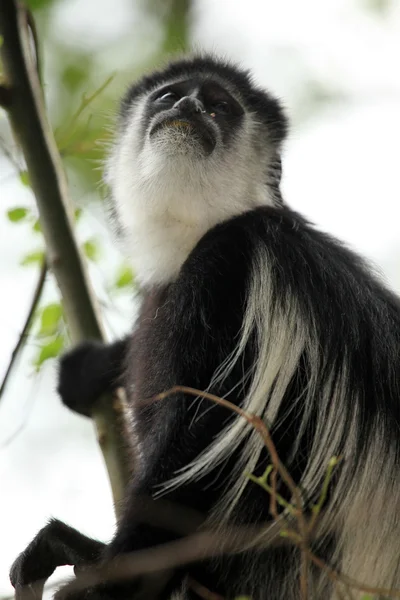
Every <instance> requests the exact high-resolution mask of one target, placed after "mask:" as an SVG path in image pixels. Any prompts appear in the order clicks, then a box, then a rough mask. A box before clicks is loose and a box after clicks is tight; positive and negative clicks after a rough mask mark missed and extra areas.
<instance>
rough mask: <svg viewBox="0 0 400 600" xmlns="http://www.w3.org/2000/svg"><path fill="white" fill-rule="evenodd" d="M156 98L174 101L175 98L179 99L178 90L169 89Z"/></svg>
mask: <svg viewBox="0 0 400 600" xmlns="http://www.w3.org/2000/svg"><path fill="white" fill-rule="evenodd" d="M156 99H157V100H163V101H170V102H173V101H175V100H179V96H178V94H177V93H176V92H173V91H172V90H168V91H166V92H161V94H160V95H159V96H157V98H156Z"/></svg>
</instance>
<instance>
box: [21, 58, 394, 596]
mask: <svg viewBox="0 0 400 600" xmlns="http://www.w3.org/2000/svg"><path fill="white" fill-rule="evenodd" d="M286 131H287V120H286V117H285V115H284V113H283V111H282V108H281V106H280V104H279V102H278V101H277V100H276V99H274V98H273V97H272V96H271V95H270V94H269V93H267V92H265V91H263V90H261V89H260V88H259V87H258V86H256V85H255V84H254V83H253V81H252V79H251V77H250V76H249V74H248V73H247V72H245V71H243V70H242V69H241V68H238V67H236V66H234V65H232V64H231V63H228V62H226V61H224V60H219V59H217V58H214V57H212V56H201V57H196V58H185V59H181V60H178V61H176V62H172V63H171V64H169V65H168V66H167V67H166V68H164V69H163V70H161V71H157V72H155V73H153V74H151V75H149V76H146V77H143V78H142V79H141V80H140V81H138V82H137V83H135V84H134V85H133V86H132V87H131V88H130V89H129V91H128V93H127V94H126V95H125V97H124V98H123V100H122V103H121V109H120V113H119V121H118V125H117V128H116V135H115V143H114V147H113V150H112V152H111V155H110V157H109V160H108V163H107V168H106V181H107V183H108V185H109V187H110V190H111V195H112V199H113V202H114V205H115V208H116V213H117V216H118V221H119V225H120V229H121V232H122V235H123V237H124V239H125V242H126V249H127V253H128V256H129V257H130V260H131V262H132V266H133V269H134V272H135V275H136V278H137V281H138V283H139V284H140V286H141V289H142V304H141V310H140V314H139V317H138V319H137V321H136V323H135V325H134V329H133V333H132V335H131V336H129V337H128V338H127V339H126V340H123V341H120V342H117V343H116V344H114V345H110V346H101V345H98V344H94V343H87V344H85V345H84V346H82V347H80V348H78V349H76V350H74V351H72V353H70V354H67V355H66V357H65V358H64V359H63V360H62V362H61V371H60V380H59V392H60V394H61V397H62V399H63V401H64V403H65V404H66V405H67V406H69V407H70V408H72V409H74V410H75V411H78V412H81V413H82V414H90V411H91V407H92V405H93V403H94V402H95V400H96V398H97V397H98V395H99V394H100V393H101V392H102V391H104V390H106V389H112V388H113V386H114V387H115V386H117V385H121V384H122V385H123V386H124V387H125V390H126V394H127V398H128V402H129V407H130V409H129V410H130V417H131V424H132V432H131V435H132V439H133V440H134V445H136V447H137V453H136V464H135V474H134V478H133V481H132V483H131V485H130V488H129V491H128V494H127V499H126V504H125V509H124V513H123V516H122V518H121V520H120V522H119V524H118V528H117V532H116V534H115V537H114V538H113V540H112V541H111V543H110V544H109V545H108V546H106V547H105V548H103V547H101V545H96V543H95V542H93V541H92V540H88V539H87V538H85V539H84V544H83V546H84V550H83V551H82V556H83V555H84V556H83V558H82V557H81V558H80V559H79V560H84V561H89V562H90V560H97V559H99V558H100V559H107V558H110V557H115V556H119V555H121V554H123V553H126V552H131V551H134V550H138V549H143V548H149V547H153V546H157V545H160V544H163V543H165V542H168V541H169V540H172V539H175V538H177V537H179V535H182V533H179V532H177V531H176V530H175V529H174V527H172V526H171V527H168V526H166V524H165V522H164V524H160V523H154V522H151V519H147V520H146V519H145V518H141V516H140V514H142V516H143V513H145V512H146V507H147V506H148V505H147V504H146V502H147V501H146V498H148V499H149V498H151V501H150V500H148V502H149V503H150V504H151V506H152V507H153V508H154V511H155V514H157V506H160V508H161V506H162V503H163V502H171V503H173V504H174V505H176V506H181V507H183V508H184V509H185V510H193V511H196V514H197V513H198V514H203V515H205V520H206V523H208V524H209V523H213V524H217V525H221V524H224V523H236V524H238V523H239V524H249V525H254V524H257V523H264V522H265V521H267V520H268V519H270V515H269V498H268V495H267V494H266V492H265V491H264V490H263V489H261V488H260V487H259V486H257V485H256V484H254V483H253V482H252V481H250V480H249V478H248V477H246V476H245V475H244V473H245V472H252V473H256V474H258V475H260V474H261V473H263V472H264V470H265V467H266V465H268V463H269V462H270V457H269V456H268V452H267V451H266V449H265V447H264V445H263V441H262V439H261V438H260V436H259V435H258V433H257V431H255V430H253V429H252V428H251V427H250V426H249V424H248V423H247V422H246V421H245V420H244V419H242V418H239V417H238V416H236V415H235V414H233V413H231V412H229V411H227V410H226V409H225V408H223V407H221V406H218V405H210V403H209V402H207V401H206V400H204V399H201V398H199V399H197V400H196V399H194V398H193V397H189V396H187V395H185V394H178V393H176V394H175V395H174V396H172V397H170V398H168V399H166V400H164V401H159V402H150V399H152V398H153V397H155V396H156V395H157V394H159V393H161V392H163V391H165V390H168V389H169V388H171V387H172V386H175V385H185V386H191V387H194V388H197V389H200V390H206V391H209V392H212V393H213V394H216V395H218V396H220V397H223V398H227V399H228V400H230V401H231V402H233V403H235V404H236V405H238V406H240V407H242V408H243V409H245V410H246V411H248V412H250V413H253V414H255V415H258V416H260V417H262V418H263V419H264V421H265V423H266V424H268V426H269V427H270V430H271V433H272V437H273V440H274V443H275V445H276V448H277V451H278V453H279V456H280V459H281V460H282V462H283V463H284V464H285V465H286V467H287V468H288V469H289V471H290V473H291V474H292V476H293V478H294V480H295V481H296V483H297V485H298V486H299V488H300V489H301V490H302V494H303V497H304V498H305V499H306V501H307V502H308V506H311V505H312V503H314V502H315V501H316V500H317V498H318V497H319V494H320V492H321V488H322V485H323V481H324V479H325V474H326V469H327V465H328V461H329V460H330V459H331V457H333V456H341V457H342V460H341V463H340V465H339V467H338V468H337V470H336V473H335V477H334V479H333V481H332V482H331V488H330V494H329V499H328V501H327V503H326V506H325V509H324V511H323V514H322V516H321V520H320V524H319V528H318V538H317V539H316V540H314V541H312V542H310V543H311V545H312V547H313V549H314V551H315V553H316V554H318V556H320V557H321V558H322V559H323V560H324V561H326V562H327V563H328V564H329V565H331V566H333V567H334V568H336V569H338V570H340V571H341V572H343V573H345V574H347V575H349V576H350V577H352V578H354V579H357V580H358V581H362V582H364V583H366V584H369V585H371V586H385V587H386V588H391V587H400V560H399V551H400V470H399V469H400V448H399V442H400V303H399V300H398V298H396V297H395V296H394V295H393V294H392V293H391V292H390V291H389V290H388V289H387V288H386V287H385V286H384V285H383V284H382V283H381V281H380V280H379V279H378V277H376V276H375V275H374V274H373V272H372V270H371V269H370V267H369V266H367V265H366V264H365V263H364V261H363V260H362V259H361V258H360V257H359V256H357V255H356V254H354V253H353V252H351V251H350V250H349V249H347V248H346V247H345V246H344V245H343V244H341V243H340V242H338V241H337V240H335V239H334V238H332V237H331V236H329V235H327V234H325V233H322V232H320V231H318V230H317V229H316V228H315V227H314V226H313V225H312V224H311V223H309V222H308V221H307V220H306V219H305V218H304V217H302V216H301V215H300V214H298V213H296V212H294V211H293V210H291V209H290V208H289V207H288V206H286V204H285V203H284V202H283V200H282V197H281V193H280V188H279V184H280V172H281V168H280V165H281V151H282V143H283V142H284V139H285V135H286ZM277 489H278V491H279V492H280V493H281V494H282V495H283V496H284V497H286V499H287V500H290V494H288V490H287V489H286V487H285V486H284V485H283V484H282V482H279V481H278V488H277ZM199 522H201V520H200V521H199ZM64 527H66V526H64ZM62 528H63V524H60V523H59V522H53V523H52V524H50V525H48V526H47V528H45V530H43V531H42V532H41V534H39V538H40V539H39V542H40V540H41V541H42V542H41V543H42V547H44V546H43V544H44V542H43V539H45V540H46V544H47V546H46V547H47V549H48V550H49V548H51V539H56V541H55V542H54V545H56V546H57V544H58V546H57V547H58V548H60V544H61V546H62V548H63V549H65V548H69V555H68V557H66V558H65V560H70V561H71V562H73V561H74V560H75V559H74V557H73V548H74V543H75V542H74V540H75V538H73V536H74V535H75V534H77V532H74V530H71V531H72V533H71V531H70V530H69V529H67V530H63V529H62ZM43 532H44V533H43ZM49 532H50V533H49ZM60 532H61V533H60ZM68 535H71V536H72V538H73V541H72V542H71V543H69V541H68ZM77 535H78V536H79V534H77ZM40 536H41V537H40ZM60 540H61V542H60ZM39 542H38V540H37V539H36V546H35V544H33V546H32V545H31V546H30V547H29V548H28V550H27V551H26V552H25V553H24V554H23V555H22V556H21V557H19V559H18V560H17V562H16V563H15V565H14V567H13V569H12V580H13V583H14V584H15V585H17V586H20V585H22V584H23V583H30V582H31V581H32V580H33V578H34V576H35V575H34V574H33V573H32V569H31V570H30V571H29V568H28V567H27V566H26V565H27V564H28V563H29V561H31V565H32V556H35V557H36V563H35V564H36V571H35V573H36V575H37V572H38V570H40V569H39V565H40V564H41V561H40V560H39V554H36V555H35V548H36V552H39V551H38V550H37V548H38V547H40V543H39ZM85 544H86V545H85ZM93 544H94V545H93ZM32 548H33V549H32ZM71 548H72V550H71ZM66 553H67V554H68V552H67V551H66ZM79 560H77V562H79ZM299 568H300V552H299V550H298V548H296V547H295V546H289V545H287V546H279V547H269V548H265V549H263V550H260V549H259V548H257V549H254V548H251V547H248V548H247V549H246V550H245V551H243V552H242V553H239V554H236V555H235V556H224V557H215V558H207V560H205V561H203V562H199V563H198V564H194V565H191V566H187V567H185V568H182V569H178V570H177V571H174V572H171V573H169V574H168V576H167V575H166V577H165V581H164V583H163V585H162V586H161V588H162V589H159V590H158V591H157V593H156V592H154V593H153V594H150V593H148V594H147V596H143V594H142V596H140V584H139V583H138V582H136V581H132V582H130V584H129V585H128V586H125V587H123V588H122V587H120V588H118V587H110V586H109V587H107V586H106V585H104V586H102V587H94V588H91V589H90V590H88V591H86V592H85V593H84V594H83V593H82V595H81V596H79V595H78V596H77V597H79V598H81V597H82V598H83V597H85V599H86V598H87V599H89V598H90V599H93V600H97V599H99V598H103V599H107V600H108V599H114V598H124V599H125V598H126V599H128V598H129V599H131V600H132V599H135V598H138V597H146V598H147V599H150V598H159V599H161V598H162V599H164V600H167V599H172V598H180V599H185V600H188V599H195V598H198V597H199V596H197V595H196V592H195V591H194V590H193V589H192V588H191V587H190V586H189V585H188V583H187V580H188V576H189V577H191V578H192V579H193V580H195V581H197V582H199V583H200V584H202V585H203V586H204V587H206V588H207V589H208V590H210V591H211V592H213V593H215V594H219V595H221V596H223V597H224V598H226V599H233V598H235V597H237V596H239V595H246V596H249V597H251V598H252V600H267V599H268V600H297V599H298V598H299V597H300V592H299V585H298V581H299ZM33 570H34V569H33ZM44 571H46V567H45V568H44ZM42 576H43V573H42ZM308 585H309V594H310V598H316V599H318V600H333V599H336V598H338V597H339V596H337V595H336V592H335V589H334V587H333V586H332V582H331V581H330V579H329V578H328V577H327V576H326V572H324V571H321V570H320V569H318V568H317V567H314V566H311V567H310V573H309V580H308ZM138 594H139V595H138ZM354 597H359V596H357V594H355V596H354Z"/></svg>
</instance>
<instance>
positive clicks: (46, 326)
mask: <svg viewBox="0 0 400 600" xmlns="http://www.w3.org/2000/svg"><path fill="white" fill-rule="evenodd" d="M62 314H63V311H62V307H61V304H58V303H56V302H54V303H52V304H48V305H47V306H45V307H44V309H43V310H42V314H41V317H40V330H39V335H54V334H55V333H56V332H57V330H58V326H59V323H60V320H61V318H62Z"/></svg>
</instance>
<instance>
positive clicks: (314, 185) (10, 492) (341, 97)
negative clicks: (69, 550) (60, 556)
mask: <svg viewBox="0 0 400 600" xmlns="http://www.w3.org/2000/svg"><path fill="white" fill-rule="evenodd" d="M132 4H133V3H132V2H130V1H129V0H65V1H64V2H63V3H62V4H60V6H59V7H58V8H57V10H56V11H55V12H54V14H53V16H52V28H53V29H52V31H53V35H54V37H57V36H58V37H63V38H68V40H69V41H70V43H71V45H75V44H80V45H82V44H83V43H84V44H85V45H86V47H89V48H91V49H92V50H93V52H94V53H96V52H98V53H99V64H100V63H101V66H102V68H103V69H104V74H105V76H106V75H107V74H108V73H109V72H110V71H113V70H115V69H118V67H119V65H120V64H121V63H122V61H123V64H124V65H126V64H127V62H128V61H129V57H130V56H133V57H134V50H135V48H134V41H132V45H131V46H130V47H127V49H126V51H125V52H124V53H121V51H120V50H119V51H118V52H117V51H113V46H112V44H114V43H115V42H116V40H118V39H119V38H122V37H123V36H124V35H126V34H128V33H129V32H130V31H132V38H133V39H136V43H138V41H137V36H136V37H135V35H136V31H139V30H140V31H141V35H142V38H140V39H141V40H142V39H143V40H146V39H147V40H148V39H149V37H150V38H151V39H157V36H159V32H158V30H157V28H156V27H155V26H154V24H152V23H146V24H144V23H143V22H142V20H141V14H140V13H139V12H136V13H135V12H133V11H132ZM366 4H367V0H365V1H363V0H336V1H334V0H324V2H321V0H302V2H301V3H300V2H298V0H280V1H279V2H276V0H245V1H244V0H225V1H224V0H198V2H197V8H196V11H195V13H194V22H193V40H194V43H195V45H196V47H198V48H207V49H212V50H217V51H222V52H224V53H225V54H226V55H227V56H229V57H232V58H234V59H236V60H239V61H241V62H242V63H243V64H244V65H245V66H247V67H250V68H252V69H253V71H254V74H255V76H256V78H257V80H258V81H259V82H260V83H262V84H264V85H265V86H268V87H269V89H270V90H271V91H272V92H274V93H275V94H277V95H278V96H279V97H280V98H282V100H283V101H284V103H285V105H286V107H287V110H288V113H289V115H290V116H291V118H292V121H293V129H292V132H291V134H290V137H289V140H288V143H287V146H286V152H285V157H284V163H283V165H284V185H283V188H284V193H285V196H286V200H287V201H288V202H289V203H290V204H291V205H292V206H293V207H295V208H296V209H298V210H300V211H302V212H304V213H306V214H307V215H308V216H309V217H310V218H311V219H312V220H314V221H315V222H316V223H317V224H319V225H321V227H323V228H324V229H326V230H329V231H330V232H332V233H334V234H336V235H337V236H339V237H340V238H341V239H344V240H346V241H347V242H348V243H350V244H351V245H353V246H354V247H355V248H357V249H358V250H360V251H361V252H362V253H363V254H364V255H366V256H368V257H369V258H371V259H372V260H374V262H375V263H376V264H377V265H378V266H379V267H380V268H381V270H382V271H383V272H384V273H385V275H386V278H387V279H388V281H389V282H390V285H391V286H392V287H393V288H395V289H397V290H399V291H400V235H399V217H400V178H399V158H400V152H399V143H400V142H399V140H400V108H399V107H400V69H399V68H398V62H399V57H400V3H399V2H395V0H393V2H392V9H391V10H389V11H388V12H387V13H386V14H385V15H379V14H376V13H374V12H370V11H368V10H367V9H366V8H365V6H366ZM146 36H147V37H146ZM105 40H106V41H107V44H109V46H108V47H109V48H110V50H107V51H104V42H105ZM143 43H146V42H145V41H144V42H143ZM147 44H148V45H149V43H148V42H147ZM135 51H137V49H136V50H135ZM327 94H328V95H329V101H327V102H324V103H321V102H320V103H316V102H315V97H316V96H318V97H321V96H323V95H327ZM3 118H4V117H3ZM0 196H1V203H0V282H1V283H0V285H1V289H2V300H1V303H2V304H1V309H0V331H1V338H0V374H1V373H2V371H3V370H4V369H5V367H6V365H7V362H8V360H9V354H10V351H11V349H12V347H13V345H14V343H15V341H16V338H17V336H18V333H19V328H20V326H21V323H22V320H23V319H24V317H25V314H26V310H27V307H28V303H29V301H30V297H31V293H32V292H31V291H32V287H33V285H34V282H35V280H36V274H35V272H34V270H33V269H32V270H31V269H23V268H21V267H19V261H20V259H21V257H22V256H23V255H24V254H25V253H26V252H27V251H31V250H32V249H34V248H35V246H36V245H37V239H35V238H34V237H33V234H27V229H26V228H24V226H22V225H20V226H11V225H9V224H8V223H7V221H6V219H5V216H4V213H5V210H6V209H7V208H10V207H13V206H15V205H21V204H27V203H28V202H30V197H29V191H24V190H21V186H20V184H19V183H18V182H17V181H16V180H15V175H14V172H13V170H12V168H11V167H10V166H9V165H6V163H5V162H4V161H2V159H1V158H0ZM98 210H99V209H98V208H96V207H94V208H93V210H92V211H91V213H90V215H89V217H88V218H87V220H86V221H85V223H84V224H83V226H82V227H81V235H82V236H85V235H87V234H88V233H89V234H91V233H93V231H94V232H95V233H96V234H97V235H98V236H99V237H104V229H103V225H102V224H101V221H102V218H101V215H100V216H99V215H98ZM114 259H115V256H114V255H113V252H112V249H107V260H103V261H102V263H101V268H102V272H98V270H96V269H94V271H93V273H92V274H93V277H94V278H95V282H96V283H97V287H98V288H99V289H100V288H101V287H102V284H103V283H104V280H105V279H106V278H107V274H108V273H111V272H112V270H113V268H114V265H115V260H114ZM53 296H54V290H52V289H49V290H48V291H47V297H49V298H51V297H53ZM118 313H119V314H118ZM130 314H131V308H130V307H129V306H127V302H126V299H125V300H121V306H118V307H117V310H115V311H110V312H109V313H108V316H109V320H110V331H113V332H114V333H115V332H120V333H121V332H123V331H124V330H128V329H129V323H130ZM121 315H122V316H121ZM31 353H32V349H31V348H30V349H28V351H27V352H26V353H25V356H24V357H23V360H22V361H21V365H20V369H19V370H18V375H17V377H14V379H13V381H12V383H11V385H10V387H9V389H8V392H7V394H6V397H5V398H4V399H3V401H2V403H1V405H0V539H1V543H0V595H1V594H8V593H10V592H11V589H10V587H9V583H8V570H9V567H10V564H11V563H12V561H13V560H14V558H15V557H16V555H17V554H18V552H19V551H21V550H22V549H23V548H24V547H25V546H26V544H27V543H28V542H29V541H30V539H31V538H32V537H33V535H34V534H35V533H36V531H37V530H38V529H40V527H42V526H43V525H44V523H45V522H46V519H48V518H49V517H50V516H55V517H58V518H60V519H62V520H65V521H66V522H68V523H69V524H71V525H73V526H75V527H77V528H78V529H80V530H82V531H84V532H85V533H87V534H89V535H93V536H95V537H99V538H100V539H103V540H107V539H109V538H110V537H111V536H112V532H113V526H114V518H113V512H112V506H111V496H110V492H109V488H108V481H107V477H106V474H105V470H104V467H103V464H102V459H101V456H100V452H99V450H98V448H97V445H96V443H95V439H94V435H93V428H92V425H91V423H90V421H88V420H85V419H83V418H80V417H78V416H75V415H73V414H72V413H70V412H69V411H67V410H66V409H64V408H63V407H62V406H61V405H60V402H59V401H58V399H57V397H56V394H55V392H54V387H55V372H54V369H53V368H52V367H47V368H45V369H43V372H42V373H41V374H40V375H39V377H37V376H35V375H34V374H33V369H32V367H31V366H30V360H31V356H30V355H31ZM19 428H22V430H21V432H20V434H19V435H17V436H16V437H15V438H14V439H13V440H12V441H11V442H10V441H8V440H9V438H10V436H12V434H13V433H14V432H16V431H17V430H18V429H19ZM7 441H8V442H7Z"/></svg>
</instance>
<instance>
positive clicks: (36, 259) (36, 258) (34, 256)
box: [20, 250, 44, 267]
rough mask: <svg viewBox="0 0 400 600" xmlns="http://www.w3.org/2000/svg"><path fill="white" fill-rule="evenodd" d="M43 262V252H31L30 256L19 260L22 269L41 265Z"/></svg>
mask: <svg viewBox="0 0 400 600" xmlns="http://www.w3.org/2000/svg"><path fill="white" fill-rule="evenodd" d="M43 260H44V252H43V250H37V251H36V252H31V253H30V254H27V255H26V256H24V258H23V259H22V260H21V263H20V264H21V265H22V266H23V267H26V266H28V265H34V264H37V263H42V262H43Z"/></svg>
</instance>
